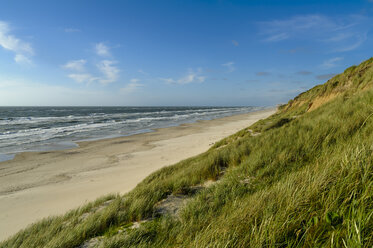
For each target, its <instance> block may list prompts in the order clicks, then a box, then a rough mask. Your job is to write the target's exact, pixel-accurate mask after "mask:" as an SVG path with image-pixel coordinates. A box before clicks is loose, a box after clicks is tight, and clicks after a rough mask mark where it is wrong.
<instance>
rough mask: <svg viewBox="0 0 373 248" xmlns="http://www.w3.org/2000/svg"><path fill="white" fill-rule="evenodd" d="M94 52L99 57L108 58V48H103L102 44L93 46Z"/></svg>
mask: <svg viewBox="0 0 373 248" xmlns="http://www.w3.org/2000/svg"><path fill="white" fill-rule="evenodd" d="M95 51H96V53H97V55H99V56H103V57H108V56H110V51H109V48H108V47H107V46H105V44H104V43H102V42H101V43H97V44H96V45H95Z"/></svg>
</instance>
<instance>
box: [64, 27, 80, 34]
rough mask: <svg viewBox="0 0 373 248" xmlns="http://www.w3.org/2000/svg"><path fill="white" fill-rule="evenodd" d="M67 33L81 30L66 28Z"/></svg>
mask: <svg viewBox="0 0 373 248" xmlns="http://www.w3.org/2000/svg"><path fill="white" fill-rule="evenodd" d="M65 32H66V33H77V32H80V29H77V28H65Z"/></svg>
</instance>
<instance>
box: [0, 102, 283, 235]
mask: <svg viewBox="0 0 373 248" xmlns="http://www.w3.org/2000/svg"><path fill="white" fill-rule="evenodd" d="M275 111H276V109H275V108H271V109H265V110H260V111H256V112H250V113H246V114H239V115H233V116H229V117H223V118H219V119H213V120H203V121H197V122H194V123H187V124H181V125H179V126H174V127H166V128H158V129H155V130H154V132H148V133H141V134H135V135H131V136H124V137H123V136H122V137H117V138H109V139H100V140H95V141H82V142H78V145H79V147H77V148H72V149H67V150H57V151H44V152H24V153H19V154H17V155H16V156H15V158H14V159H13V160H8V161H4V162H0V177H1V180H0V212H1V213H2V215H1V216H0V241H1V240H4V239H5V238H7V237H9V236H10V235H12V234H14V233H16V232H17V231H19V230H21V229H22V228H25V227H26V226H27V225H29V224H31V223H33V222H35V221H37V220H40V219H42V218H44V217H48V216H51V215H58V214H63V213H66V212H67V211H68V210H70V209H73V208H76V207H79V206H81V205H82V204H84V203H86V202H89V201H93V200H95V199H96V198H98V197H100V196H103V195H106V194H109V193H120V194H123V193H126V192H128V191H130V190H132V189H133V188H134V187H135V186H136V185H137V184H138V183H139V182H141V181H142V180H143V179H144V178H145V177H147V176H148V175H149V174H151V173H152V172H154V171H156V170H158V169H160V168H162V167H164V166H168V165H172V164H175V163H177V162H179V161H181V160H183V159H187V158H189V157H192V156H196V155H198V154H200V153H202V152H205V151H206V150H208V149H209V147H210V146H211V145H212V144H214V143H215V142H217V141H219V140H221V139H222V138H225V137H227V136H229V135H231V134H234V133H236V132H237V131H239V130H241V129H243V128H245V127H248V126H250V125H251V124H252V123H254V122H256V121H258V120H259V119H263V118H266V117H268V116H269V115H271V114H273V113H274V112H275Z"/></svg>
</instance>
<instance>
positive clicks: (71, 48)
mask: <svg viewBox="0 0 373 248" xmlns="http://www.w3.org/2000/svg"><path fill="white" fill-rule="evenodd" d="M372 28H373V0H361V1H358V0H354V1H351V0H350V1H344V0H340V1H331V0H329V1H327V0H324V1H308V0H303V1H299V0H298V1H287V0H272V1H268V0H267V1H266V0H260V1H259V0H251V1H249V0H247V1H223V0H217V1H193V0H186V1H181V0H161V1H151V0H148V1H144V0H133V1H110V0H106V1H103V0H102V1H95V0H79V1H76V0H64V1H49V0H48V1H40V0H34V1H28V0H24V1H20V0H3V1H1V8H0V106H273V105H276V104H280V103H286V102H287V101H288V100H290V99H291V98H293V97H295V96H296V95H298V94H299V93H301V92H303V91H305V90H307V89H310V88H312V87H313V86H315V85H317V84H321V83H324V82H326V81H327V80H328V79H330V78H331V77H332V76H333V75H336V74H338V73H342V72H343V71H344V70H345V69H346V68H347V67H350V66H352V65H355V64H359V63H361V62H362V61H364V60H366V59H369V58H370V57H372V56H373V42H372V41H373V37H372V35H373V34H372Z"/></svg>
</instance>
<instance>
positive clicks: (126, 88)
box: [120, 80, 144, 94]
mask: <svg viewBox="0 0 373 248" xmlns="http://www.w3.org/2000/svg"><path fill="white" fill-rule="evenodd" d="M136 82H137V81H136ZM136 82H132V80H131V83H129V84H127V85H125V86H124V87H123V88H121V89H120V92H121V93H123V94H128V93H132V92H134V91H136V90H138V89H139V88H142V87H144V85H143V84H139V83H136Z"/></svg>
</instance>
